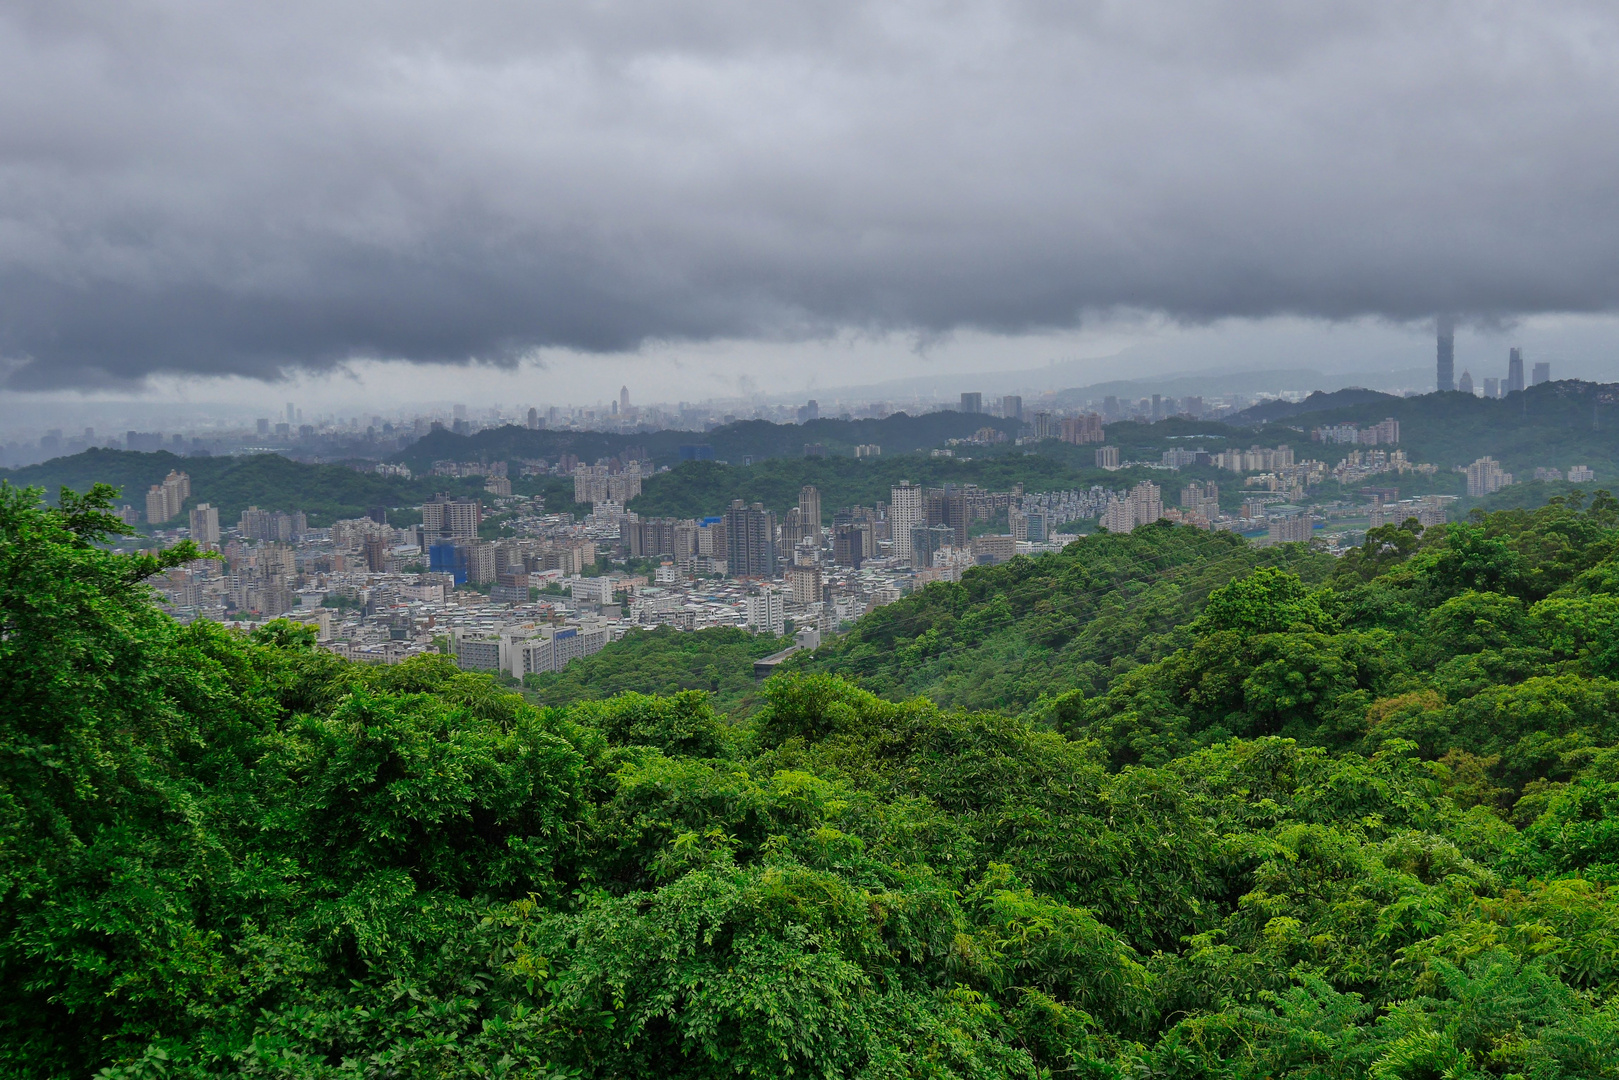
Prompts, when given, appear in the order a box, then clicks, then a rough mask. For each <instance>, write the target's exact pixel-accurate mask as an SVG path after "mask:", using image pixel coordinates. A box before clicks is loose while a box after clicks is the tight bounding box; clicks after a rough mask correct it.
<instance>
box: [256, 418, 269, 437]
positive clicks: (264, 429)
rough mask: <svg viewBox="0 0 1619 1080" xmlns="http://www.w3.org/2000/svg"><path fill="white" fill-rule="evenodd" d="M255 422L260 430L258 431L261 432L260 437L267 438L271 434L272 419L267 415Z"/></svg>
mask: <svg viewBox="0 0 1619 1080" xmlns="http://www.w3.org/2000/svg"><path fill="white" fill-rule="evenodd" d="M254 423H255V424H256V426H257V430H258V433H259V438H261V439H263V438H267V437H268V436H269V434H270V420H269V418H268V417H265V418H262V419H259V420H257V421H255V422H254Z"/></svg>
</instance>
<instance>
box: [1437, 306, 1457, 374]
mask: <svg viewBox="0 0 1619 1080" xmlns="http://www.w3.org/2000/svg"><path fill="white" fill-rule="evenodd" d="M1435 384H1436V389H1439V390H1454V389H1456V320H1455V319H1453V318H1451V317H1450V316H1449V315H1441V316H1439V371H1438V378H1437V379H1436V380H1435Z"/></svg>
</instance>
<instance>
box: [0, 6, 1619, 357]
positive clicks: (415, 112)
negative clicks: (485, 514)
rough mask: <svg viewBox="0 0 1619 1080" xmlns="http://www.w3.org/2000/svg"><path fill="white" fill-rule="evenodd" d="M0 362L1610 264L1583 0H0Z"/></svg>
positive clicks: (711, 327) (933, 319) (1241, 295)
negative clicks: (794, 0) (265, 1)
mask: <svg viewBox="0 0 1619 1080" xmlns="http://www.w3.org/2000/svg"><path fill="white" fill-rule="evenodd" d="M0 70H3V71H5V72H7V75H6V86H7V89H6V92H5V93H4V94H0V358H3V360H4V362H5V363H4V367H3V370H4V371H5V372H6V375H5V378H6V380H7V382H6V384H7V385H9V386H10V387H12V388H14V389H28V388H45V387H61V386H108V385H119V384H133V383H138V382H139V381H140V380H141V379H143V378H145V377H146V376H147V375H150V374H152V373H155V372H181V373H185V372H196V373H200V374H226V373H228V374H242V375H249V376H257V377H266V378H273V377H275V376H277V375H279V374H282V373H284V372H287V371H289V370H292V369H299V368H302V369H317V370H318V369H321V368H325V367H330V366H333V365H337V364H340V363H342V362H343V361H344V360H346V359H349V358H353V357H388V358H399V359H403V360H418V361H439V362H441V361H450V362H462V361H481V362H488V363H496V364H500V363H511V362H513V361H514V360H515V359H516V358H517V357H520V356H522V355H523V354H524V353H525V352H527V351H529V350H532V349H535V348H541V347H546V346H556V347H567V348H575V349H584V350H588V351H612V350H624V349H633V348H635V347H637V346H638V345H640V344H642V343H644V342H647V341H669V340H702V339H707V338H722V337H723V338H735V337H743V338H747V337H758V338H772V339H781V338H797V337H805V336H815V335H823V334H836V333H840V332H849V331H854V332H865V331H873V332H885V331H894V330H898V331H905V332H912V333H916V334H918V335H921V336H923V337H926V336H928V335H936V334H945V333H949V332H950V331H952V330H956V329H962V328H973V329H977V330H988V331H991V332H1007V333H1015V332H1024V331H1030V330H1043V329H1050V328H1058V327H1065V326H1072V325H1074V324H1075V323H1076V321H1078V320H1080V319H1081V318H1083V317H1085V315H1086V314H1087V313H1089V312H1097V311H1107V310H1110V309H1118V308H1128V309H1135V310H1142V311H1152V312H1161V313H1166V314H1168V315H1170V316H1171V317H1174V318H1177V319H1184V320H1189V321H1202V320H1209V319H1217V318H1223V317H1230V316H1239V317H1247V316H1252V317H1263V316H1268V315H1276V314H1295V315H1305V316H1312V317H1319V318H1324V319H1340V318H1352V317H1358V316H1365V315H1372V316H1381V317H1386V318H1389V319H1394V320H1405V319H1417V318H1423V317H1426V316H1427V315H1429V314H1430V313H1432V312H1434V311H1440V310H1449V311H1456V312H1459V313H1464V314H1468V313H1471V314H1473V315H1476V316H1479V317H1485V318H1497V319H1499V318H1512V317H1515V316H1519V315H1525V314H1533V313H1537V312H1552V311H1569V312H1601V311H1612V310H1613V309H1614V308H1615V307H1616V306H1619V213H1616V212H1615V211H1616V210H1619V168H1616V165H1619V161H1616V157H1619V139H1616V138H1615V135H1616V134H1619V10H1616V9H1614V8H1613V7H1612V5H1609V4H1601V3H1580V2H1574V0H1542V2H1539V3H1536V4H1534V5H1524V4H1509V3H1504V2H1491V0H1480V2H1471V3H1462V2H1454V3H1449V2H1437V0H1353V2H1340V0H1319V2H1316V3H1311V4H1298V3H1292V2H1282V0H1201V2H1199V0H1179V2H1168V0H1119V2H1112V0H1094V2H1082V0H1081V2H1063V3H1056V2H1040V0H1029V2H1023V3H1018V2H1001V3H977V2H973V0H955V2H944V0H941V2H928V0H912V2H872V3H845V2H840V0H827V2H825V3H820V4H802V5H761V4H757V3H742V2H740V0H729V2H728V0H690V2H687V3H682V4H675V5H671V4H667V3H655V2H651V0H619V2H613V0H606V2H603V3H597V4H588V5H586V4H534V3H523V4H518V3H484V4H465V3H462V4H449V3H426V2H419V0H418V2H412V0H394V2H390V3H380V2H353V3H333V2H332V0H326V2H323V3H306V2H301V0H283V2H281V3H278V4H275V5H208V4H199V3H195V2H184V0H131V2H129V3H124V4H106V3H92V2H77V0H51V2H37V3H30V2H22V0H11V2H0Z"/></svg>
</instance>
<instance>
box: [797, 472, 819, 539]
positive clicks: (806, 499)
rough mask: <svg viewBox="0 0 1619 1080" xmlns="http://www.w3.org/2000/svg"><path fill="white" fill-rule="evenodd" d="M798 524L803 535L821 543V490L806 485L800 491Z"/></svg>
mask: <svg viewBox="0 0 1619 1080" xmlns="http://www.w3.org/2000/svg"><path fill="white" fill-rule="evenodd" d="M798 523H799V529H800V530H801V532H802V535H804V536H806V537H808V538H810V539H811V540H814V541H815V544H816V546H817V547H819V546H820V543H821V489H820V488H818V487H816V486H815V485H814V484H805V485H804V486H803V487H802V488H800V489H799V491H798Z"/></svg>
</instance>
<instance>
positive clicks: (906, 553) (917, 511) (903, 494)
mask: <svg viewBox="0 0 1619 1080" xmlns="http://www.w3.org/2000/svg"><path fill="white" fill-rule="evenodd" d="M888 522H889V526H888V529H889V535H890V536H892V537H893V540H894V557H895V558H897V559H900V560H901V561H903V562H910V561H911V529H912V527H914V526H916V525H923V524H926V523H927V517H926V514H925V513H924V510H923V502H922V489H921V488H920V487H918V486H917V485H915V484H913V483H911V482H910V481H909V480H901V481H900V482H899V486H898V487H895V488H892V489H890V491H889V493H888Z"/></svg>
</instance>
